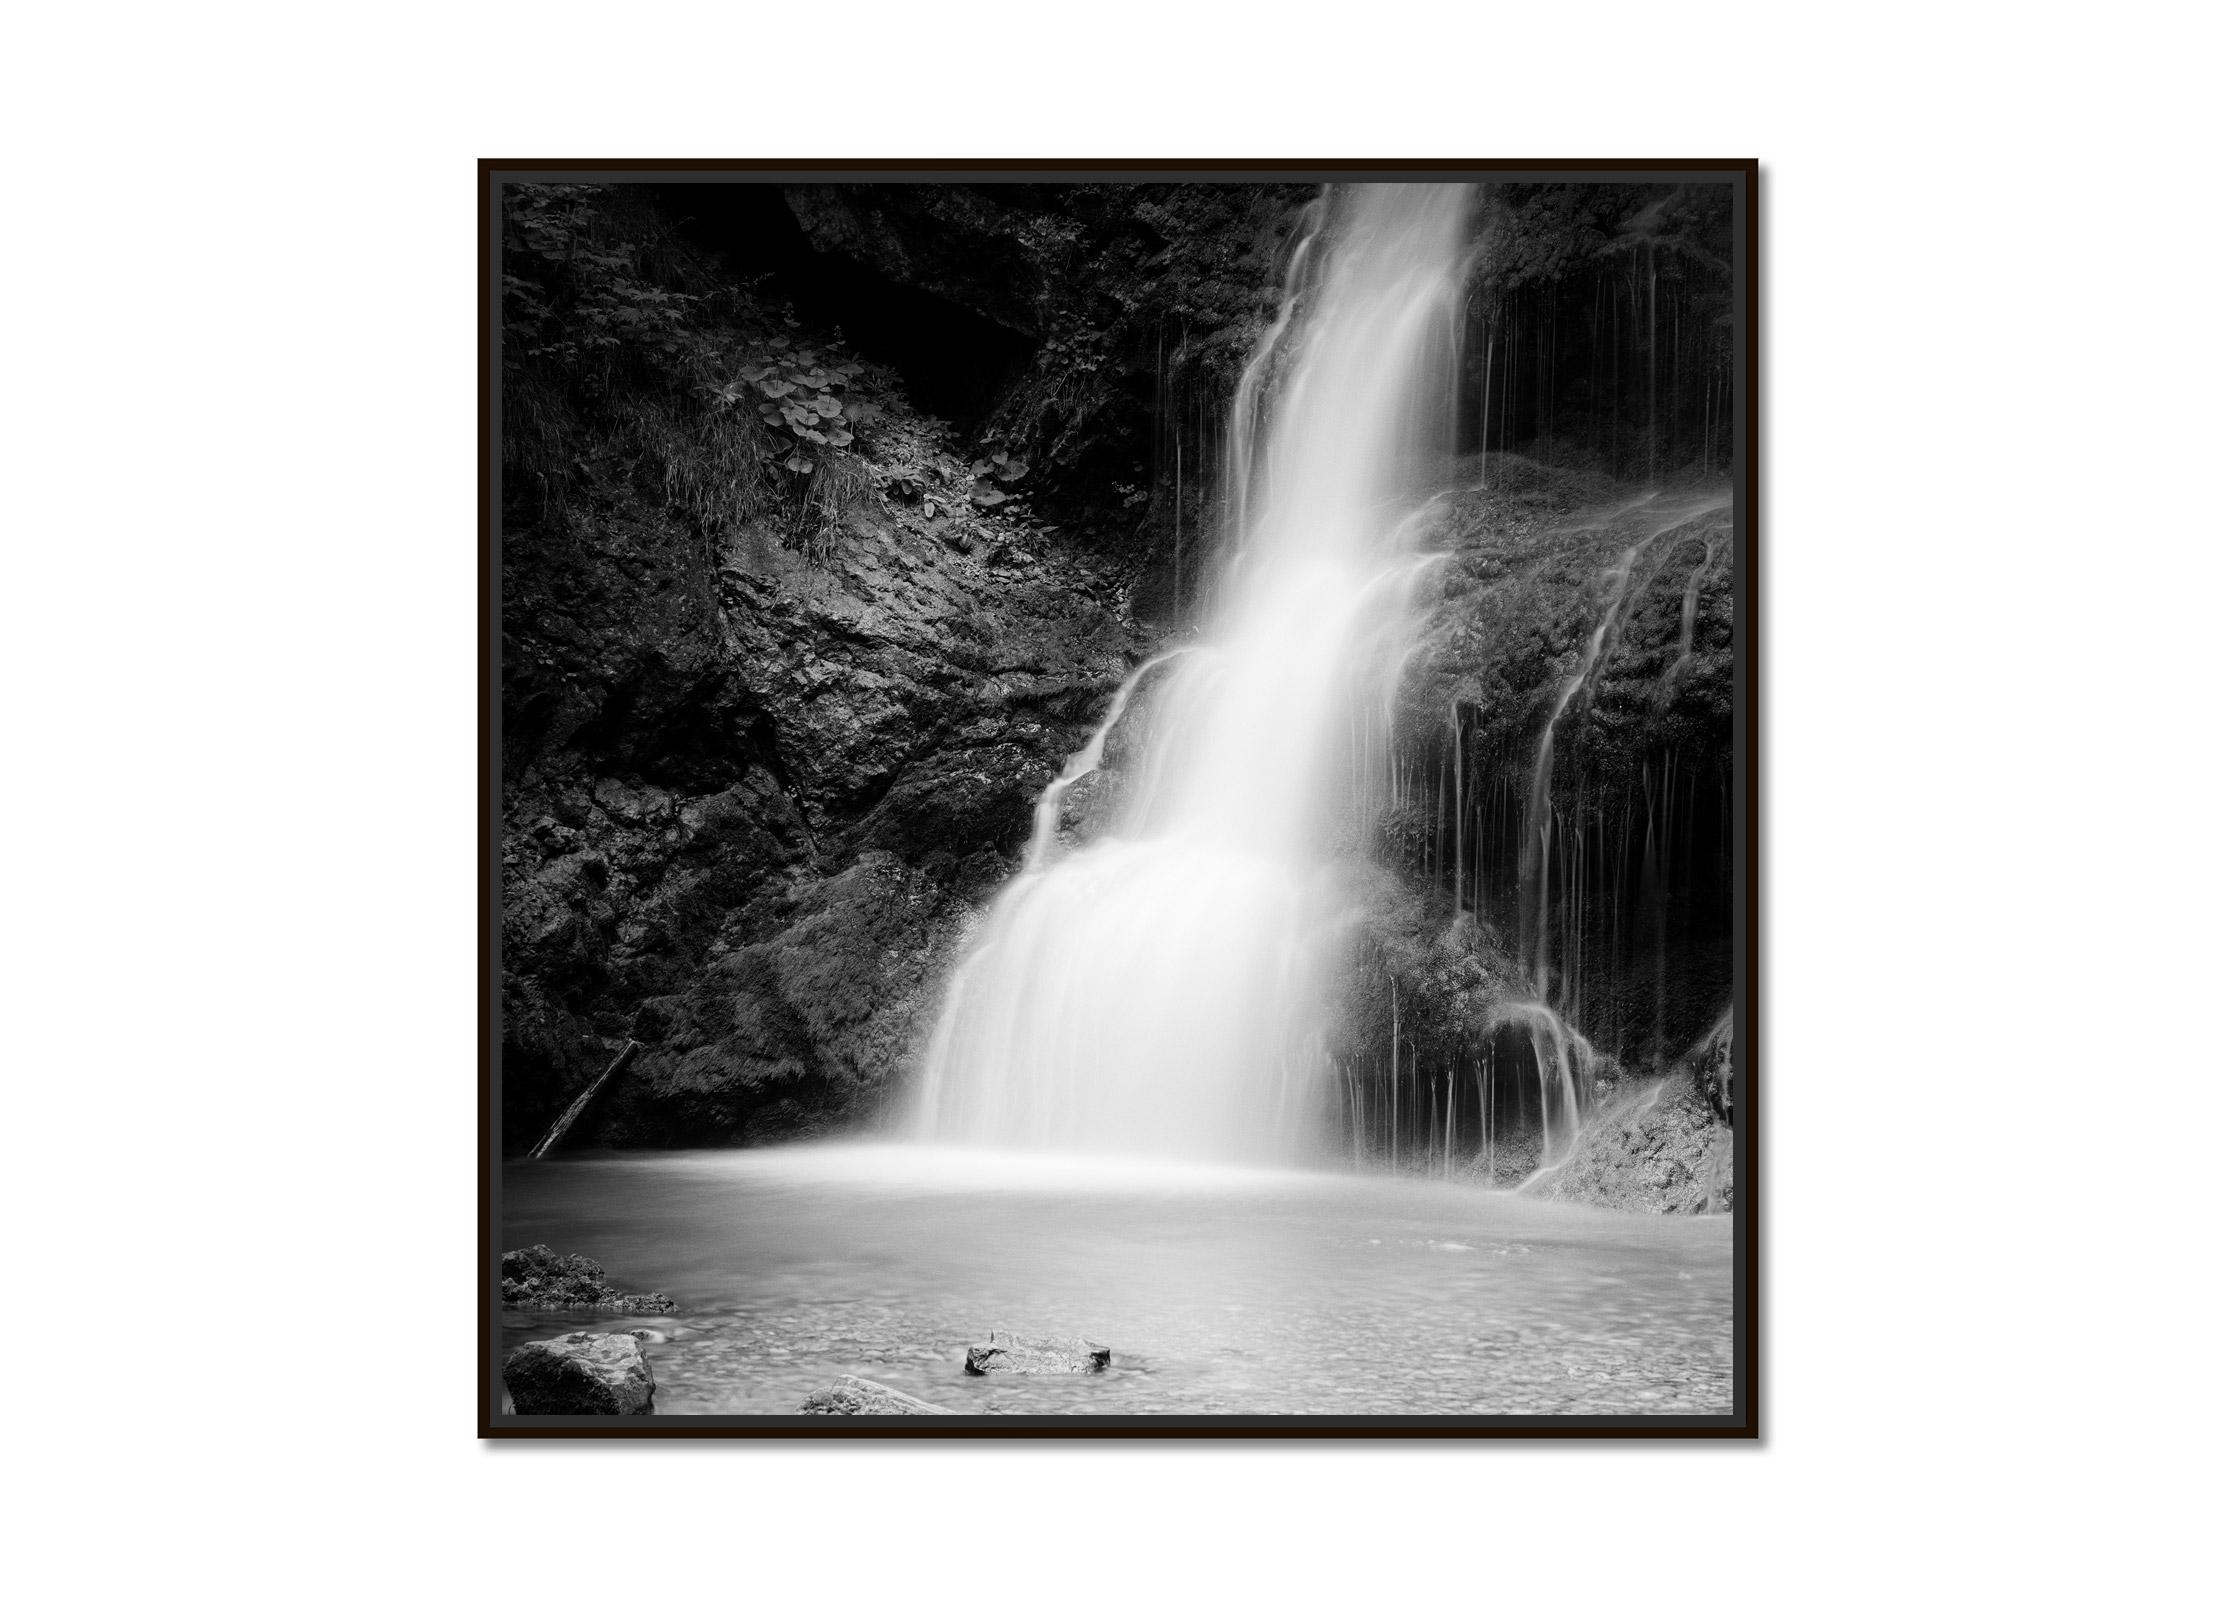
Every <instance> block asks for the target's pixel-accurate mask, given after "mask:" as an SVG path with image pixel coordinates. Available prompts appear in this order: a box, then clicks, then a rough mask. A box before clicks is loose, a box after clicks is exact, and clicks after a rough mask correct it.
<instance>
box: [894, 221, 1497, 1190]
mask: <svg viewBox="0 0 2240 1600" xmlns="http://www.w3.org/2000/svg"><path fill="white" fill-rule="evenodd" d="M1469 204H1470V191H1469V189H1468V188H1467V187H1465V186H1460V185H1445V184H1374V185H1363V186H1360V187H1357V188H1353V189H1349V190H1346V191H1343V192H1340V193H1337V194H1334V195H1330V196H1326V197H1325V200H1324V201H1323V202H1322V203H1321V204H1319V205H1318V206H1317V208H1316V210H1315V212H1314V214H1313V218H1312V222H1313V228H1312V231H1311V233H1310V236H1309V237H1308V238H1307V239H1306V241H1305V242H1303V243H1302V244H1301V245H1300V246H1299V248H1298V251H1297V253H1296V254H1295V256H1294V259H1293V262H1292V271H1291V275H1290V278H1289V279H1288V280H1287V284H1286V290H1287V293H1286V296H1285V299H1284V302H1283V305H1282V308H1281V311H1280V314H1279V316H1278V318H1277V321H1276V323H1275V324H1274V326H1273V327H1272V328H1271V330H1270V332H1269V334H1268V335H1267V336H1266V337H1265V338H1264V339H1263V340H1262V342H1261V346H1260V348H1259V349H1258V350H1257V351H1256V352H1255V354H1254V356H1253V359H1252V361H1251V363H1250V364H1249V366H1248V368H1247V370H1246V373H1245V376H1244V390H1243V392H1241V393H1240V395H1239V397H1238V400H1237V403H1236V405H1235V407H1234V409H1233V418H1234V421H1233V423H1232V438H1231V440H1230V446H1231V451H1230V454H1231V466H1230V469H1229V470H1230V482H1229V484H1228V485H1227V489H1228V493H1227V501H1228V505H1229V507H1230V525H1229V526H1228V527H1227V528H1226V529H1224V530H1223V533H1224V538H1223V542H1222V548H1226V549H1231V550H1233V551H1234V552H1235V554H1234V556H1233V558H1232V559H1231V560H1230V561H1229V562H1228V563H1227V566H1226V569H1225V571H1223V572H1222V574H1221V576H1220V581H1219V583H1218V585H1217V586H1216V591H1215V592H1214V593H1212V594H1210V595H1209V596H1207V597H1206V602H1207V606H1208V611H1207V615H1206V620H1205V624H1204V626H1203V628H1202V629H1201V632H1200V637H1199V639H1198V640H1197V642H1196V643H1195V645H1194V646H1193V647H1192V648H1190V649H1188V650H1186V651H1181V652H1177V653H1176V654H1175V655H1174V656H1173V658H1172V659H1171V660H1168V661H1165V662H1163V663H1158V664H1156V665H1158V666H1159V667H1160V669H1161V670H1159V671H1157V672H1156V673H1154V674H1151V675H1150V676H1149V677H1148V678H1147V677H1146V675H1145V674H1144V673H1141V672H1139V673H1138V674H1136V675H1134V676H1132V677H1131V678H1130V680H1129V681H1128V683H1127V684H1126V685H1124V686H1123V688H1122V690H1121V696H1120V697H1119V699H1118V701H1117V702H1116V704H1115V705H1114V707H1113V708H1112V711H1111V712H1110V714H1109V715H1108V716H1107V718H1106V721H1105V724H1104V726H1103V727H1101V728H1100V729H1099V730H1098V733H1097V736H1096V738H1095V739H1094V740H1092V741H1091V745H1090V746H1089V747H1088V748H1086V749H1084V751H1083V752H1082V753H1081V755H1079V756H1077V757H1076V758H1075V759H1074V761H1072V762H1069V763H1068V764H1067V768H1066V771H1065V772H1063V773H1061V774H1060V775H1059V778H1058V780H1057V782H1055V783H1054V784H1053V785H1052V786H1051V788H1050V789H1049V790H1048V791H1046V792H1045V794H1044V797H1043V803H1042V804H1041V805H1040V806H1038V807H1037V817H1036V826H1035V839H1034V844H1033V847H1032V849H1031V850H1030V853H1029V859H1028V861H1027V864H1026V866H1025V869H1024V870H1023V871H1022V872H1021V874H1020V875H1019V876H1018V877H1017V878H1016V879H1014V880H1013V881H1012V882H1011V884H1010V885H1008V886H1007V887H1006V888H1005V890H1004V891H1003V893H1002V894H1001V896H999V898H998V900H997V902H996V904H995V906H994V907H993V909H992V910H991V912H990V914H989V917H988V920H987V923H986V926H985V927H984V929H983V931H982V933H981V936H980V938H979V940H978V941H977V943H976V945H975V947H974V948H973V949H972V951H971V952H970V953H969V954H968V955H967V956H966V958H965V959H964V960H963V961H962V962H961V963H960V964H959V966H958V969H957V971H956V973H955V975H954V977H953V978H952V980H951V983H950V988H949V992H948V996H947V1001H946V1004H945V1007H944V1010H943V1013H942V1016H941V1020H940V1022H939V1024H938V1026H937V1028H936V1030H935V1033H934V1036H933V1039H932V1042H931V1044H930V1046H929V1049H928V1053H927V1060H926V1063H925V1072H924V1078H923V1087H922V1092H921V1098H920V1102H919V1107H918V1119H919V1129H920V1131H921V1133H923V1134H924V1135H925V1136H927V1137H931V1138H938V1139H962V1140H970V1141H977V1142H988V1143H1006V1144H1023V1145H1043V1146H1057V1147H1074V1148H1081V1147H1087V1148H1102V1149H1109V1150H1123V1151H1133V1152H1141V1153H1150V1154H1166V1155H1183V1156H1201V1157H1216V1158H1227V1159H1254V1158H1260V1159H1266V1158H1280V1157H1284V1156H1289V1155H1294V1154H1297V1153H1300V1152H1301V1151H1302V1150H1303V1148H1304V1146H1305V1145H1306V1143H1307V1141H1308V1140H1309V1138H1310V1137H1311V1132H1312V1130H1313V1129H1314V1127H1315V1126H1316V1125H1317V1121H1318V1118H1319V1114H1320V1110H1321V1096H1322V1094H1323V1092H1324V1090H1325V1086H1326V1062H1325V1055H1324V1051H1323V1048H1322V1025H1323V1022H1324V1006H1325V1004H1326V997H1327V995H1328V992H1329V984H1328V982H1327V978H1328V974H1329V963H1330V960H1331V958H1332V956H1333V955H1334V953H1335V950H1336V947H1337V942H1338V940H1339V938H1340V936H1341V934H1342V931H1343V928H1344V922H1345V916H1346V913H1347V910H1348V906H1347V904H1346V895H1345V892H1344V890H1343V887H1342V874H1341V873H1340V872H1338V871H1337V870H1336V868H1335V853H1336V843H1337V839H1338V835H1339V832H1340V829H1341V827H1342V823H1343V816H1344V813H1345V811H1346V810H1347V808H1348V806H1349V805H1350V804H1351V803H1352V800H1353V798H1354V797H1355V796H1357V795H1358V794H1359V793H1361V792H1362V790H1363V788H1364V782H1363V780H1362V776H1361V775H1362V774H1365V773H1368V772H1373V771H1378V770H1381V761H1382V743H1381V741H1382V738H1383V732H1382V730H1383V725H1384V722H1385V720H1386V718H1387V716H1388V714H1389V706H1390V701H1391V696H1392V692H1393V689H1394V687H1395V684H1396V682H1397V675H1398V671H1399V667H1400V664H1401V660H1402V658H1403V656H1404V653H1405V650H1406V648H1407V646H1408V644H1409V642H1410V634H1411V621H1412V614H1413V605H1412V599H1411V594H1412V590H1413V588H1414V585H1415V581H1416V579H1417V577H1418V576H1419V575H1420V573H1421V572H1422V571H1423V569H1424V567H1425V565H1426V558H1425V557H1423V556H1422V555H1421V554H1419V553H1418V552H1417V551H1416V550H1415V549H1414V547H1413V539H1412V530H1413V527H1414V526H1415V525H1416V522H1417V520H1418V519H1416V518H1415V516H1414V515H1413V513H1415V512H1416V511H1417V510H1419V509H1420V500H1421V492H1420V491H1421V484H1420V482H1419V475H1420V473H1421V469H1422V465H1423V463H1424V462H1425V461H1426V460H1427V458H1429V457H1431V456H1432V455H1434V454H1440V455H1443V454H1444V453H1445V452H1446V451H1447V450H1449V449H1450V448H1451V445H1452V439H1453V410H1452V406H1453V378H1452V373H1451V371H1450V370H1449V369H1448V368H1447V366H1446V365H1445V363H1446V362H1447V361H1448V360H1449V359H1451V357H1450V351H1451V348H1452V329H1453V318H1454V313H1455V306H1456V299H1457V291H1458V280H1459V276H1460V263H1461V253H1462V240H1463V231H1464V230H1463V224H1464V220H1465V216H1466V213H1467V211H1468V208H1469ZM1262 385H1269V386H1271V387H1270V388H1269V389H1268V391H1267V392H1266V394H1265V396H1263V393H1262ZM1263 419H1265V420H1264V421H1263ZM1131 695H1132V696H1135V697H1137V698H1138V699H1140V700H1141V701H1142V702H1143V703H1142V705H1141V706H1140V707H1139V708H1138V711H1137V715H1139V716H1140V717H1141V718H1142V724H1143V726H1142V732H1141V733H1140V735H1133V734H1132V735H1131V739H1130V742H1131V745H1132V747H1133V748H1132V756H1131V761H1130V763H1129V773H1128V779H1127V787H1126V790H1125V798H1124V801H1123V804H1122V805H1121V807H1120V809H1119V814H1118V815H1117V817H1116V818H1115V820H1114V821H1113V822H1112V823H1111V825H1110V826H1109V827H1108V828H1107V830H1106V831H1105V832H1104V834H1103V836H1102V837H1099V838H1097V839H1095V840H1094V841H1093V842H1091V843H1088V844H1086V845H1083V846H1079V847H1077V848H1074V849H1071V850H1064V851H1061V850H1058V849H1056V848H1055V844H1056V832H1057V818H1058V810H1059V807H1060V804H1061V803H1062V800H1063V796H1064V790H1065V788H1066V787H1067V786H1069V785H1070V784H1072V783H1073V782H1075V781H1077V780H1078V779H1080V778H1081V777H1083V776H1085V775H1086V774H1087V773H1088V772H1089V771H1090V770H1093V769H1094V768H1095V767H1096V765H1097V764H1098V763H1099V762H1100V761H1101V760H1102V759H1103V755H1104V744H1105V740H1106V739H1107V738H1108V737H1109V735H1110V734H1111V732H1112V731H1113V728H1114V726H1115V724H1117V723H1118V722H1119V720H1120V717H1121V714H1122V712H1123V711H1124V710H1126V709H1127V706H1126V701H1127V698H1128V697H1129V696H1131ZM1133 726H1134V723H1133V721H1131V728H1132V727H1133Z"/></svg>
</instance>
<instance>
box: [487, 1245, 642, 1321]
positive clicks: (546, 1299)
mask: <svg viewBox="0 0 2240 1600" xmlns="http://www.w3.org/2000/svg"><path fill="white" fill-rule="evenodd" d="M498 1277H499V1281H500V1290H501V1293H502V1294H503V1296H504V1299H505V1303H506V1304H507V1305H509V1306H511V1307H513V1308H515V1309H516V1310H520V1311H619V1312H622V1313H623V1314H625V1315H630V1314H633V1313H634V1314H636V1315H638V1316H641V1317H661V1316H667V1315H668V1314H669V1313H671V1312H673V1311H675V1310H676V1309H677V1303H676V1302H675V1301H674V1300H672V1299H670V1298H669V1297H668V1296H667V1295H665V1294H618V1293H616V1292H615V1291H614V1290H612V1289H610V1288H608V1287H607V1269H606V1268H605V1267H602V1266H600V1265H599V1263H598V1262H596V1261H594V1260H592V1259H591V1258H590V1257H589V1256H564V1255H561V1254H560V1253H559V1252H558V1251H556V1250H553V1249H551V1248H550V1247H549V1246H546V1245H541V1244H533V1245H531V1246H529V1247H528V1248H527V1249H526V1250H508V1251H507V1252H506V1253H505V1259H504V1260H503V1261H501V1262H500V1263H499V1266H498Z"/></svg>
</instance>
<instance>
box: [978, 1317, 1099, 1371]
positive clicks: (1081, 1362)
mask: <svg viewBox="0 0 2240 1600" xmlns="http://www.w3.org/2000/svg"><path fill="white" fill-rule="evenodd" d="M1110 1365H1112V1350H1111V1347H1110V1346H1108V1345H1101V1344H1091V1343H1090V1342H1089V1341H1088V1340H1086V1339H1041V1338H1035V1337H1032V1336H1030V1335H1025V1334H1017V1333H1006V1332H1004V1331H1003V1330H1002V1329H1000V1328H999V1329H997V1330H996V1331H995V1332H993V1333H991V1334H989V1335H988V1342H987V1343H986V1344H976V1345H973V1346H971V1347H970V1348H969V1349H967V1350H966V1351H965V1353H964V1370H965V1371H967V1372H969V1373H972V1374H973V1375H974V1376H976V1377H986V1376H987V1375H988V1374H989V1373H991V1372H1101V1371H1103V1370H1104V1369H1105V1368H1106V1367H1109V1366H1110Z"/></svg>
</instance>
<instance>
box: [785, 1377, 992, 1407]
mask: <svg viewBox="0 0 2240 1600" xmlns="http://www.w3.org/2000/svg"><path fill="white" fill-rule="evenodd" d="M801 1410H802V1412H803V1414H804V1415H808V1416H817V1417H951V1416H955V1415H956V1413H955V1412H953V1411H951V1410H950V1409H949V1408H948V1407H947V1406H937V1405H935V1404H933V1402H931V1401H930V1400H920V1399H919V1398H918V1397H917V1396H915V1395H908V1394H904V1393H903V1392H902V1391H901V1390H900V1389H890V1388H888V1387H887V1386H886V1385H885V1384H883V1383H873V1382H872V1381H871V1380H870V1379H869V1378H859V1377H856V1376H855V1375H854V1374H852V1373H851V1374H849V1375H848V1376H847V1377H844V1378H835V1379H833V1380H832V1382H830V1383H828V1384H826V1385H824V1386H823V1387H822V1388H820V1389H817V1390H815V1391H813V1392H812V1393H811V1394H810V1396H809V1398H808V1399H806V1400H804V1401H802V1402H801Z"/></svg>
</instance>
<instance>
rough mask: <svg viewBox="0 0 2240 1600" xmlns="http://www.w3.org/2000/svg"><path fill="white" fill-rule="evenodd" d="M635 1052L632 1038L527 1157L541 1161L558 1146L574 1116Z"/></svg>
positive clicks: (581, 1110)
mask: <svg viewBox="0 0 2240 1600" xmlns="http://www.w3.org/2000/svg"><path fill="white" fill-rule="evenodd" d="M637 1053H638V1041H637V1040H635V1039H632V1040H631V1041H629V1043H627V1044H625V1045H624V1046H623V1047H622V1049H621V1050H620V1051H619V1052H618V1053H617V1054H616V1056H615V1058H614V1059H613V1060H612V1061H610V1062H608V1063H607V1070H606V1071H604V1072H602V1073H600V1074H599V1076H598V1077H597V1078H595V1079H594V1080H592V1084H591V1087H590V1088H588V1089H586V1090H584V1091H583V1093H581V1094H579V1095H577V1096H576V1097H575V1099H574V1100H573V1101H572V1102H571V1103H570V1104H569V1106H568V1109H567V1110H565V1111H563V1112H561V1113H560V1120H559V1121H557V1122H555V1123H553V1125H552V1131H551V1132H550V1133H548V1134H546V1135H545V1136H544V1137H543V1138H542V1139H540V1140H538V1141H537V1147H536V1148H535V1149H534V1150H532V1151H530V1152H529V1159H530V1160H531V1161H542V1160H543V1159H544V1158H545V1157H546V1156H548V1155H550V1154H552V1152H553V1151H554V1150H555V1149H557V1148H558V1147H559V1144H560V1141H561V1140H562V1139H565V1138H566V1137H567V1136H568V1130H569V1129H570V1128H572V1127H574V1126H575V1125H576V1118H578V1117H580V1116H582V1115H583V1113H584V1110H585V1108H586V1107H588V1106H589V1105H590V1104H591V1102H592V1101H594V1100H596V1099H598V1098H599V1091H600V1090H602V1089H604V1088H605V1087H606V1086H607V1085H608V1084H609V1083H611V1082H613V1081H614V1075H615V1074H616V1073H618V1072H620V1071H621V1070H622V1069H623V1068H624V1067H626V1066H628V1065H629V1064H630V1058H631V1057H632V1056H634V1055H636V1054H637Z"/></svg>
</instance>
